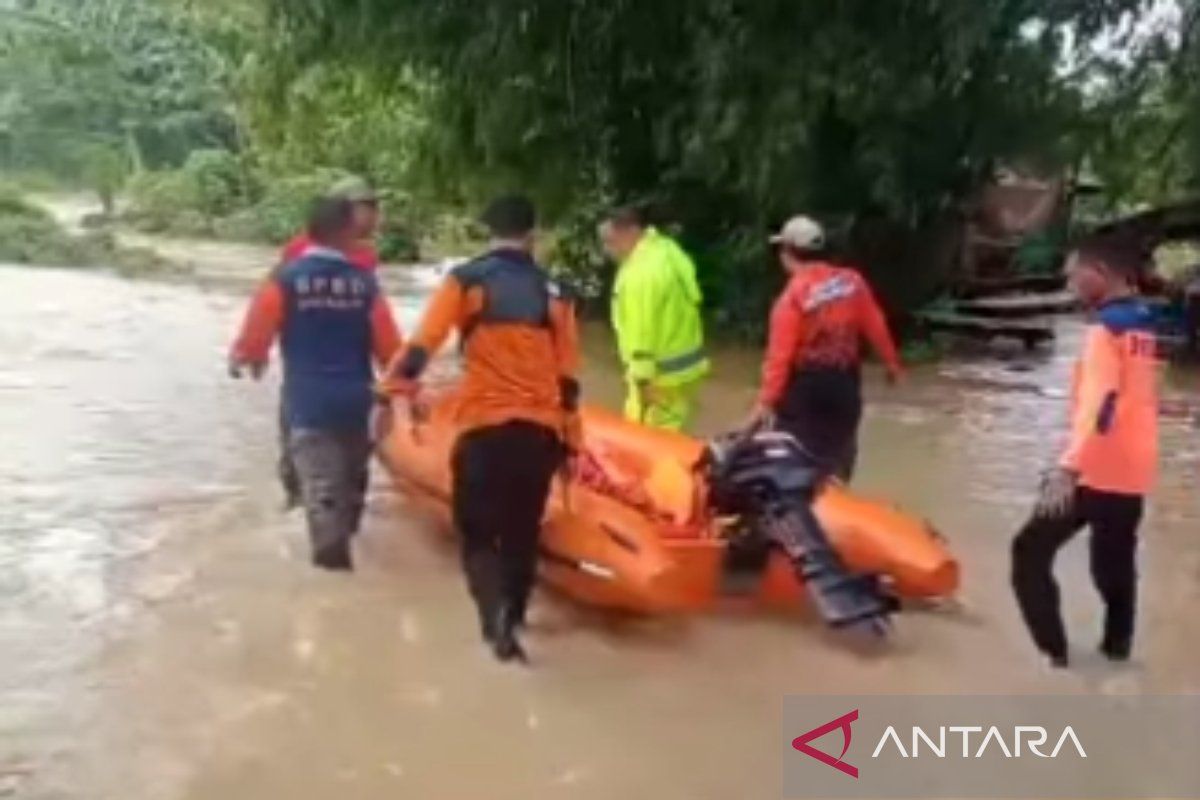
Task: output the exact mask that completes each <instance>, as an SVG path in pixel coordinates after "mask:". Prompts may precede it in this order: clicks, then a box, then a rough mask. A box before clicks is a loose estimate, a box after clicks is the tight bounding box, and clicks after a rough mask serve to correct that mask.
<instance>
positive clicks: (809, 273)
mask: <svg viewBox="0 0 1200 800" xmlns="http://www.w3.org/2000/svg"><path fill="white" fill-rule="evenodd" d="M863 339H866V340H867V341H869V342H870V343H871V345H872V347H873V348H874V349H875V352H876V353H878V355H879V357H880V358H881V359H882V360H883V362H884V364H885V365H887V368H888V369H889V370H891V371H893V372H896V371H899V370H900V369H901V366H900V357H899V355H898V354H897V353H896V345H895V342H894V341H893V340H892V335H891V333H890V332H889V331H888V326H887V319H886V318H885V317H884V315H883V311H882V310H880V308H879V304H878V303H877V302H876V300H875V296H874V295H873V294H872V292H871V289H870V287H869V286H868V285H867V282H866V281H864V280H863V278H862V276H861V275H859V274H858V273H857V272H856V271H854V270H852V269H849V268H846V267H838V266H834V265H832V264H826V263H817V264H810V265H808V266H806V267H804V268H803V269H801V270H800V271H798V272H797V273H796V274H795V275H794V276H793V277H792V279H791V281H789V282H788V285H787V288H785V289H784V291H783V293H782V294H780V296H779V298H778V299H777V300H776V301H775V306H774V308H773V309H772V310H771V325H770V333H769V338H768V342H767V354H766V358H765V359H764V361H763V377H762V389H761V392H760V395H759V402H760V403H762V404H763V405H765V406H768V407H774V406H775V405H776V404H777V403H778V402H779V401H780V400H781V399H782V397H783V393H784V391H785V389H786V388H787V384H788V379H789V377H790V376H791V374H792V372H793V371H794V370H796V369H801V368H804V367H832V368H847V369H852V368H855V367H857V366H858V364H859V362H860V361H861V359H862V340H863Z"/></svg>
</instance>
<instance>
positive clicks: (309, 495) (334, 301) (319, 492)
mask: <svg viewBox="0 0 1200 800" xmlns="http://www.w3.org/2000/svg"><path fill="white" fill-rule="evenodd" d="M353 219H354V208H353V204H352V203H350V202H349V201H347V200H344V199H343V200H335V199H325V200H321V201H319V202H318V203H317V204H316V206H315V208H314V210H313V212H312V216H311V218H310V220H309V224H308V233H309V236H310V238H311V240H312V245H311V246H310V247H309V248H308V249H306V250H305V251H303V253H302V254H301V255H300V256H299V257H298V258H296V259H295V260H293V261H291V262H290V263H288V264H287V265H286V266H285V267H283V269H281V270H279V271H277V272H276V273H275V274H274V275H273V276H272V278H271V279H270V280H268V281H267V282H266V283H264V284H263V286H262V287H261V288H260V289H259V291H258V293H257V294H256V295H255V297H254V299H253V301H252V303H251V306H250V309H249V311H248V312H247V314H246V318H245V321H244V322H243V324H242V328H241V331H240V333H239V334H238V337H237V340H236V341H235V342H234V345H233V348H232V352H231V354H230V371H231V373H232V374H233V376H234V377H240V376H241V374H242V372H243V371H244V370H247V369H248V370H249V371H250V372H251V374H252V375H253V376H254V377H255V378H259V377H261V376H262V374H263V372H264V371H265V369H266V365H267V362H268V359H269V357H270V352H271V347H272V345H273V343H274V342H275V339H276V338H278V339H279V340H280V346H281V349H282V352H283V373H284V374H283V399H284V408H285V409H286V414H287V416H286V419H285V420H284V423H285V425H284V427H285V429H286V431H287V448H288V453H289V455H290V457H291V460H292V462H294V464H295V467H296V474H297V477H298V479H299V484H300V495H301V498H302V502H303V504H304V508H305V512H306V514H307V517H308V528H309V535H310V538H311V541H312V558H313V563H314V564H315V565H316V566H318V567H322V568H324V569H330V570H349V569H351V568H352V566H353V563H352V559H351V552H350V540H351V538H352V537H353V535H354V534H355V533H356V532H357V531H358V525H359V520H360V518H361V515H362V510H363V502H364V497H365V493H366V489H367V482H368V467H369V462H370V455H371V444H370V437H369V433H368V423H369V417H370V412H371V407H372V400H373V394H372V389H373V384H374V373H373V370H372V360H374V361H375V362H376V363H377V364H378V365H380V366H381V367H382V366H386V364H387V363H388V362H389V360H390V359H391V358H392V357H393V356H394V355H395V352H396V350H397V348H398V347H399V344H400V333H399V330H398V329H397V327H396V323H395V321H394V318H393V317H392V312H391V309H390V308H389V306H388V302H387V299H386V298H385V297H384V296H383V293H382V292H381V291H380V289H379V285H378V283H376V280H375V276H374V274H372V273H371V272H368V271H364V270H362V269H360V268H359V267H357V266H355V265H354V264H353V263H351V262H350V260H349V259H348V258H347V257H346V253H347V252H348V250H349V248H350V247H351V246H352V245H353V243H354V224H353Z"/></svg>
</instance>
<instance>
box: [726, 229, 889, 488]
mask: <svg viewBox="0 0 1200 800" xmlns="http://www.w3.org/2000/svg"><path fill="white" fill-rule="evenodd" d="M770 241H771V244H773V245H775V247H776V248H778V252H779V260H780V263H781V264H782V265H783V268H784V269H785V270H787V272H788V274H789V275H790V276H791V278H790V280H789V282H788V285H787V287H786V288H785V289H784V291H783V293H782V294H781V295H780V296H779V298H778V300H776V301H775V306H774V308H773V309H772V311H771V324H770V334H769V340H768V344H767V354H766V358H765V359H764V362H763V377H762V388H761V390H760V393H759V399H758V404H757V406H756V407H755V409H754V411H753V413H752V414H751V418H750V421H749V426H751V427H760V426H762V425H764V424H766V423H773V424H775V425H776V426H777V427H779V428H780V429H782V430H784V431H786V432H788V433H790V434H792V435H793V436H795V437H796V439H797V440H798V441H799V442H800V443H801V444H802V445H804V447H805V449H807V450H808V451H809V452H810V453H811V454H812V455H813V456H815V457H816V458H817V459H818V460H819V461H820V462H821V463H822V464H823V465H824V466H825V467H826V468H827V469H828V471H829V472H831V473H835V474H837V475H839V476H840V477H841V478H842V479H843V480H849V479H850V478H851V476H852V475H853V473H854V466H855V463H856V461H857V454H858V425H859V422H860V420H861V419H862V366H861V363H862V341H863V339H866V340H868V341H869V342H870V343H871V345H872V346H873V347H874V349H875V352H876V353H877V354H878V355H879V357H880V358H881V359H882V360H883V363H884V366H885V367H886V369H887V376H888V380H889V381H890V382H892V383H895V382H897V381H898V380H900V379H901V378H902V377H903V374H904V371H903V367H902V366H901V364H900V358H899V356H898V355H897V353H896V345H895V343H894V342H893V340H892V336H891V333H890V332H889V331H888V326H887V320H886V319H885V317H884V315H883V312H882V311H881V310H880V308H879V304H878V303H877V302H876V301H875V297H874V295H873V294H872V292H871V288H870V287H869V286H868V285H867V282H866V281H865V280H864V279H863V277H862V276H861V275H860V274H859V273H858V272H857V271H855V270H853V269H850V268H849V267H844V266H840V265H837V264H834V263H832V262H831V261H830V260H829V259H828V257H827V255H826V241H825V232H824V230H823V229H822V228H821V226H820V225H819V224H818V223H817V222H816V221H814V220H812V219H810V218H808V217H805V216H796V217H792V218H791V219H790V220H788V222H787V224H785V225H784V226H783V228H782V229H781V230H780V231H779V233H777V234H776V235H774V236H772V237H771V239H770Z"/></svg>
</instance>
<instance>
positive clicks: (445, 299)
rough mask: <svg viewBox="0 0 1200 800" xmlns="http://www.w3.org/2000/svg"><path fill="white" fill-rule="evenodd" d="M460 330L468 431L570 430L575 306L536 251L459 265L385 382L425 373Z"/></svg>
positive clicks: (495, 254)
mask: <svg viewBox="0 0 1200 800" xmlns="http://www.w3.org/2000/svg"><path fill="white" fill-rule="evenodd" d="M455 329H456V330H458V332H459V336H460V346H461V348H462V354H463V359H464V368H463V370H464V374H463V379H462V383H461V387H460V396H459V406H458V420H457V421H458V423H459V426H460V429H461V430H470V429H473V428H480V427H488V426H492V425H500V424H503V423H505V422H510V421H514V420H526V421H529V422H533V423H536V424H539V425H544V426H546V427H548V428H552V429H553V430H555V431H561V430H562V429H563V425H564V423H565V421H566V418H567V414H568V413H569V412H571V411H573V410H574V409H575V406H576V404H577V402H578V393H579V386H578V383H577V382H576V380H575V375H576V371H577V369H578V366H579V343H578V332H577V330H576V324H575V311H574V306H573V304H572V302H571V300H570V298H569V297H568V296H567V295H566V293H565V292H564V290H563V289H562V288H561V287H559V285H558V284H556V283H555V282H554V281H552V280H550V278H549V276H548V275H547V274H546V273H545V272H544V271H543V270H542V268H541V267H540V266H539V265H538V264H537V263H536V262H535V261H534V260H533V258H532V256H530V255H529V254H528V253H526V252H525V251H523V250H519V249H510V248H501V249H497V250H493V251H492V252H490V253H487V254H486V255H484V256H482V257H480V258H477V259H475V260H473V261H469V262H467V263H465V264H462V265H460V266H458V267H456V268H455V269H453V270H452V271H451V272H450V274H449V275H448V276H447V278H446V280H445V281H444V282H443V283H442V285H441V287H440V288H439V289H438V291H437V292H436V293H435V294H434V296H433V298H432V299H431V300H430V303H429V307H428V308H427V309H426V312H425V317H424V319H423V320H422V321H421V325H420V327H419V328H418V330H417V331H416V333H414V334H413V336H412V337H411V338H410V339H409V341H408V343H407V347H406V348H405V349H404V352H403V353H402V354H401V355H400V356H399V357H398V358H397V359H396V362H395V363H394V364H393V365H392V367H391V368H390V369H389V370H388V379H387V380H385V381H384V382H383V386H382V389H383V390H384V391H385V392H386V391H388V388H389V386H388V382H389V380H397V379H398V380H401V381H415V380H416V379H417V378H419V377H420V375H421V373H422V372H423V371H424V369H425V366H426V365H427V363H428V361H429V358H430V356H431V355H432V354H433V353H435V352H437V350H438V348H440V347H441V346H442V344H443V343H444V342H445V341H446V339H447V337H448V336H449V335H450V332H451V331H452V330H455Z"/></svg>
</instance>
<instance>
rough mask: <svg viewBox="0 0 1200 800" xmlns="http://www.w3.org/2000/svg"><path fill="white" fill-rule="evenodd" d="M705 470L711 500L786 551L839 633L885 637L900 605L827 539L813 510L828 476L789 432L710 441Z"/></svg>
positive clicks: (753, 533) (750, 531)
mask: <svg viewBox="0 0 1200 800" xmlns="http://www.w3.org/2000/svg"><path fill="white" fill-rule="evenodd" d="M700 466H701V469H702V470H704V471H705V473H706V474H707V478H708V486H709V493H710V502H711V504H712V506H713V509H714V510H715V511H716V512H717V513H718V514H722V515H735V516H738V517H740V518H741V519H742V520H743V522H744V523H745V524H746V528H747V533H746V535H747V536H750V537H753V538H755V539H758V540H759V541H762V542H766V543H768V545H770V544H774V545H777V546H779V547H781V548H783V550H784V552H785V553H787V555H788V558H790V559H791V561H792V564H793V565H794V566H795V569H796V574H797V576H798V577H799V578H800V580H801V582H802V583H803V584H804V586H805V588H806V589H807V591H808V593H809V596H810V597H811V598H812V600H813V604H814V605H815V606H816V609H817V612H818V613H819V614H820V615H821V618H822V619H823V620H824V621H825V622H826V624H828V625H829V626H830V627H833V628H856V629H866V630H869V631H871V632H872V633H874V634H876V635H879V636H882V635H884V634H885V633H886V632H887V631H888V629H889V623H888V614H889V613H890V612H891V610H892V609H893V608H894V607H895V605H894V602H893V601H892V600H891V598H889V597H887V595H886V594H885V593H884V591H883V589H882V587H881V586H880V584H879V581H878V579H877V578H876V577H875V576H873V575H852V574H850V573H849V572H848V571H847V569H846V566H845V564H843V563H842V560H841V558H840V557H839V556H838V554H837V552H836V551H834V549H833V547H832V546H831V545H830V544H829V539H828V538H827V537H826V535H825V531H824V529H822V527H821V524H820V522H819V521H818V520H817V518H816V515H815V514H814V513H813V510H812V504H813V500H814V499H815V497H816V494H817V491H818V490H819V488H820V486H821V483H822V482H823V481H824V479H825V477H826V474H825V471H824V470H823V469H822V467H821V466H820V464H819V462H818V461H817V459H816V458H815V457H813V456H812V454H810V453H809V452H808V451H807V450H805V449H804V447H803V446H802V445H801V444H800V443H799V442H798V441H796V439H795V438H794V437H793V436H791V435H790V434H787V433H782V432H778V431H762V432H758V433H749V434H745V433H738V434H729V435H726V436H721V437H717V438H715V439H712V440H710V441H709V442H708V445H707V447H706V450H705V454H704V457H703V459H702V461H701V465H700Z"/></svg>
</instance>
